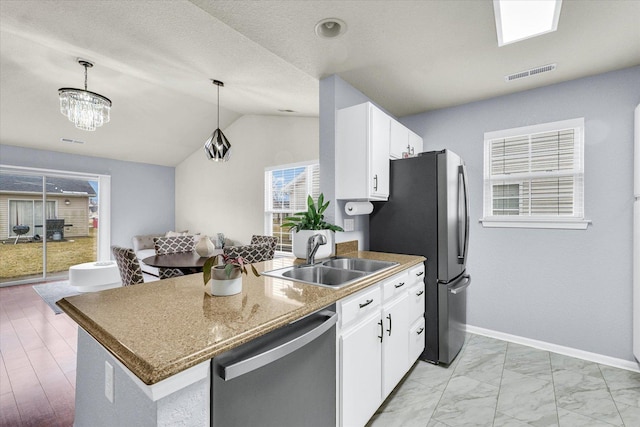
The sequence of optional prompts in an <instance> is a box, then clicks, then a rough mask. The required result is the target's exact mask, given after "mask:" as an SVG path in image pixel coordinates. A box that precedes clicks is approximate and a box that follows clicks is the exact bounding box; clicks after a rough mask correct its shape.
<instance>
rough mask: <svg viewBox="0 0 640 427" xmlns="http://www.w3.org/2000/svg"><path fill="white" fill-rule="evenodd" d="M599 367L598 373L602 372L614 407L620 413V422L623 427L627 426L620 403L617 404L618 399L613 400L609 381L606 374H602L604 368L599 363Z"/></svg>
mask: <svg viewBox="0 0 640 427" xmlns="http://www.w3.org/2000/svg"><path fill="white" fill-rule="evenodd" d="M596 365H597V366H598V371H599V372H600V375H602V379H603V380H604V384H605V386H606V387H607V392H608V393H609V396H610V397H611V401H612V402H613V406H615V407H616V411H617V412H618V416H619V417H620V421H622V426H623V427H624V426H625V423H624V418H622V414H621V413H620V408H618V402H616V399H614V398H613V394H611V389H610V388H609V381H607V377H606V376H605V375H604V372H602V368H601V366H600V364H599V363H597V364H596Z"/></svg>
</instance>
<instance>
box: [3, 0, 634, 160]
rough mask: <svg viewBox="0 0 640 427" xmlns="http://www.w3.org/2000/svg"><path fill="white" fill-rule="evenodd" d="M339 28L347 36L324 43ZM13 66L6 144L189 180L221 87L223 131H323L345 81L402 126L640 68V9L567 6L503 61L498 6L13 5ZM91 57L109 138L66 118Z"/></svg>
mask: <svg viewBox="0 0 640 427" xmlns="http://www.w3.org/2000/svg"><path fill="white" fill-rule="evenodd" d="M328 17H336V18H340V19H342V20H343V21H345V22H346V24H347V27H348V29H347V32H346V33H345V34H344V35H343V36H341V37H339V38H337V39H331V40H329V39H320V38H318V37H317V36H316V35H315V33H314V31H313V29H314V25H315V24H316V22H318V21H319V20H321V19H323V18H328ZM0 54H1V55H0V94H1V96H0V143H2V144H9V145H18V146H25V147H33V148H40V149H47V150H53V151H63V152H70V153H77V154H85V155H92V156H100V157H107V158H116V159H122V160H131V161H138V162H145V163H153V164H161V165H169V166H175V165H177V164H178V163H180V162H181V161H182V160H183V159H185V158H186V157H187V156H188V155H190V154H191V153H193V152H194V151H195V150H197V149H199V148H200V147H201V146H202V144H203V143H204V140H205V139H206V138H207V137H208V135H209V134H210V133H211V132H212V131H213V129H214V128H215V127H216V124H217V121H216V89H215V86H213V85H212V84H211V82H210V81H209V79H211V78H216V79H218V80H222V81H224V82H225V87H223V88H221V90H220V104H221V106H222V108H221V118H220V120H221V127H222V128H223V129H224V128H225V127H226V126H228V125H229V124H230V123H232V122H233V121H234V120H235V119H236V118H237V117H239V116H241V115H244V114H273V115H278V114H282V113H280V112H278V110H280V109H290V110H294V111H295V113H293V114H295V115H301V116H316V115H317V114H318V79H320V78H323V77H325V76H327V75H330V74H333V73H336V74H338V75H340V76H341V77H342V78H343V79H345V80H346V81H347V82H349V83H350V84H352V85H353V86H354V87H356V88H358V89H359V90H361V91H362V92H364V93H365V94H366V95H368V96H369V97H370V98H371V99H373V100H374V101H376V102H377V103H379V104H380V105H382V106H383V107H384V108H385V109H386V110H388V111H389V112H391V113H392V114H394V115H396V116H399V117H400V116H404V115H408V114H414V113H418V112H422V111H427V110H433V109H437V108H442V107H447V106H452V105H458V104H462V103H466V102H470V101H474V100H480V99H486V98H489V97H493V96H497V95H501V94H506V93H511V92H518V91H522V90H527V89H531V88H534V87H539V86H545V85H549V84H553V83H557V82H561V81H566V80H571V79H575V78H579V77H582V76H586V75H593V74H598V73H602V72H605V71H610V70H616V69H621V68H625V67H629V66H634V65H639V64H640V1H618V0H609V1H568V0H565V1H564V2H563V6H562V12H561V15H560V22H559V26H558V31H556V32H554V33H550V34H546V35H543V36H541V37H537V38H534V39H530V40H526V41H523V42H519V43H514V44H512V45H507V46H504V47H498V45H497V40H496V33H495V25H494V17H493V6H492V2H491V1H490V0H478V1H454V0H446V1H445V0H442V1H437V0H434V1H219V0H216V1H212V0H192V1H187V0H175V1H142V0H129V1H122V0H121V1H91V0H78V1H46V0H43V1H10V0H2V1H0ZM77 57H82V58H86V59H89V60H92V61H94V62H95V64H96V65H95V67H94V68H92V69H90V70H89V90H92V91H95V92H98V93H101V94H103V95H105V96H107V97H109V98H110V99H111V100H112V101H113V104H114V105H113V109H112V120H111V122H110V123H108V124H107V125H105V126H103V127H102V128H99V129H98V130H96V131H95V132H84V131H80V130H77V129H75V128H74V127H73V125H72V124H71V123H70V122H68V121H67V120H66V118H65V117H64V116H62V115H61V114H60V113H59V109H58V99H57V89H58V88H60V87H82V84H83V69H82V67H80V66H79V65H78V64H77V63H76V62H75V61H76V58H77ZM549 63H557V65H558V68H557V70H556V71H554V72H550V73H547V74H543V75H539V76H536V77H531V78H527V79H523V80H519V81H515V82H510V83H505V82H504V75H506V74H511V73H514V72H518V71H521V70H525V69H528V68H531V67H535V66H539V65H545V64H549ZM63 137H64V138H71V139H79V140H82V141H85V142H86V143H85V144H83V145H76V144H65V143H62V142H60V138H63ZM232 144H233V141H232ZM0 162H1V159H0Z"/></svg>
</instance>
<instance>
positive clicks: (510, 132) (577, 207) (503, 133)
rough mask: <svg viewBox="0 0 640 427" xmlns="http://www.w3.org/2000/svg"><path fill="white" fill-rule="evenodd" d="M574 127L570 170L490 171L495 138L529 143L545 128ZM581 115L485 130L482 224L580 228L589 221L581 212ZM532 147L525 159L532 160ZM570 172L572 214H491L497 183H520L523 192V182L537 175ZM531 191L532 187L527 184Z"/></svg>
mask: <svg viewBox="0 0 640 427" xmlns="http://www.w3.org/2000/svg"><path fill="white" fill-rule="evenodd" d="M568 129H573V130H574V137H573V144H574V146H573V151H574V154H573V168H572V169H569V170H554V171H544V172H532V171H531V170H529V171H528V172H520V173H514V175H513V176H510V174H504V175H492V171H491V165H492V153H491V143H492V142H493V141H495V140H500V139H508V138H515V137H526V138H528V139H529V146H530V145H531V137H532V136H533V135H536V134H541V133H546V132H556V131H562V130H568ZM584 135H585V132H584V118H583V117H581V118H576V119H569V120H561V121H556V122H549V123H542V124H536V125H531V126H523V127H518V128H512V129H504V130H499V131H492V132H485V134H484V178H483V218H481V219H480V222H481V223H482V225H483V227H501V228H549V229H581V230H584V229H586V228H587V226H588V225H589V224H590V223H591V221H589V220H587V219H585V216H584V147H585V139H584ZM531 154H532V153H531V150H529V152H528V161H529V163H530V162H531V157H532V156H531ZM567 176H570V177H572V178H573V199H572V205H571V206H572V210H573V214H572V215H531V213H529V214H527V215H494V214H493V210H494V208H493V203H494V201H495V198H494V197H493V188H494V186H495V185H496V184H498V185H500V184H502V185H511V184H519V192H520V194H523V193H522V191H523V183H524V182H532V180H534V179H540V178H545V177H549V178H556V179H561V178H562V177H567ZM528 191H529V194H531V191H533V190H532V189H531V187H530V188H529V190H528ZM521 198H522V197H521Z"/></svg>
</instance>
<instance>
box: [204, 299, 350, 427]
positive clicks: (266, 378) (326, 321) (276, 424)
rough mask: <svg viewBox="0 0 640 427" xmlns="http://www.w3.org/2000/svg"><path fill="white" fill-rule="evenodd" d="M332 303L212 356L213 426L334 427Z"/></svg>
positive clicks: (334, 320)
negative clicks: (328, 306)
mask: <svg viewBox="0 0 640 427" xmlns="http://www.w3.org/2000/svg"><path fill="white" fill-rule="evenodd" d="M337 318H338V317H337V314H336V312H335V306H332V307H331V308H328V309H323V310H320V311H317V312H315V313H312V314H310V315H308V316H306V317H304V318H302V319H300V320H298V321H296V322H293V323H290V324H288V325H286V326H283V327H281V328H279V329H276V330H274V331H272V332H269V333H268V334H266V335H263V336H261V337H259V338H256V339H254V340H251V341H250V342H248V343H246V344H243V345H241V346H239V347H236V348H234V349H232V350H229V351H228V352H226V353H223V354H221V355H220V356H217V357H215V358H213V359H212V370H211V372H212V375H211V376H212V384H211V401H212V402H211V425H212V426H213V427H248V426H261V427H298V426H305V427H328V426H332V427H334V426H335V425H336V321H337Z"/></svg>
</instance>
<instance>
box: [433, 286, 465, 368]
mask: <svg viewBox="0 0 640 427" xmlns="http://www.w3.org/2000/svg"><path fill="white" fill-rule="evenodd" d="M470 284H471V276H469V275H468V274H463V275H462V276H460V277H459V278H458V279H456V280H454V281H453V282H451V283H439V284H438V309H439V312H438V329H439V331H438V332H439V339H438V340H439V355H438V360H439V362H440V363H446V364H449V363H451V362H452V361H453V359H454V358H455V357H456V355H457V354H458V353H459V352H460V349H461V348H462V345H463V344H464V340H465V335H466V325H467V288H468V287H469V285H470Z"/></svg>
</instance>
